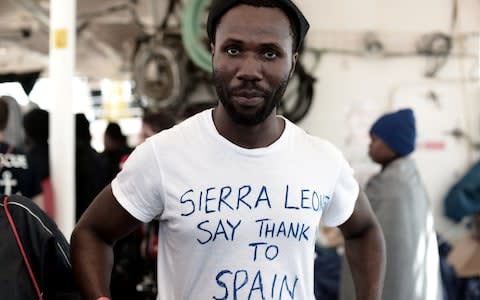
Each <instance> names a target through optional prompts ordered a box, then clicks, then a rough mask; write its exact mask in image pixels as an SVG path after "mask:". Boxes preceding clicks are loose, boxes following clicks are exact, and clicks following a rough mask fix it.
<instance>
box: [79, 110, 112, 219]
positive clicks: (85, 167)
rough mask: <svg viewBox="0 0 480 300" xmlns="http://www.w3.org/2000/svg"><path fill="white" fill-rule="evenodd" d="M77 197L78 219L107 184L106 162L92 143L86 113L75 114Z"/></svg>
mask: <svg viewBox="0 0 480 300" xmlns="http://www.w3.org/2000/svg"><path fill="white" fill-rule="evenodd" d="M75 131H76V152H75V197H76V214H75V215H76V220H78V219H80V216H81V215H82V214H83V212H84V211H85V210H86V209H87V207H88V205H90V202H92V200H93V198H95V196H96V195H97V193H99V192H100V191H101V190H102V189H103V187H104V186H105V185H106V184H107V181H108V178H107V173H106V166H105V162H104V160H103V159H102V157H101V156H100V154H99V153H98V152H97V151H95V149H93V148H92V146H91V145H90V141H91V139H92V136H91V134H90V122H89V121H88V120H87V118H86V117H85V115H84V114H76V115H75Z"/></svg>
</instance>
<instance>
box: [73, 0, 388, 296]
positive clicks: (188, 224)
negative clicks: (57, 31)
mask: <svg viewBox="0 0 480 300" xmlns="http://www.w3.org/2000/svg"><path fill="white" fill-rule="evenodd" d="M308 27H309V25H308V22H307V20H306V19H305V17H304V16H303V14H302V13H301V12H300V10H299V9H298V8H297V7H296V6H295V4H294V3H293V2H292V1H291V0H216V1H213V2H212V4H211V5H210V12H209V16H208V21H207V33H208V36H209V39H210V45H211V50H212V64H213V74H214V75H213V78H214V83H215V87H216V91H217V95H218V97H219V102H218V104H217V106H216V107H215V108H214V109H208V110H204V111H202V112H200V113H198V114H196V115H194V116H192V117H190V118H188V119H186V120H184V121H183V122H181V123H180V124H178V125H176V126H174V127H173V128H170V129H167V130H163V131H162V132H160V133H158V134H156V135H154V136H153V137H151V138H149V139H147V140H146V141H145V142H144V143H142V144H140V145H139V146H138V147H137V148H136V149H135V150H134V151H133V152H132V154H131V155H130V156H129V158H128V160H127V161H126V163H125V165H124V166H123V168H122V171H120V173H119V174H118V175H117V177H115V179H114V180H113V181H112V183H111V185H108V186H107V187H106V188H105V189H103V191H102V192H101V193H100V194H99V195H98V196H97V197H96V198H95V200H94V202H93V203H92V205H90V206H89V208H88V209H87V211H86V212H85V214H84V215H83V216H82V218H81V219H80V221H79V222H78V224H77V226H76V227H75V229H74V231H73V234H72V248H71V250H72V261H73V263H72V266H73V269H74V273H75V276H76V280H77V283H78V286H79V287H80V288H81V290H82V292H83V295H84V297H85V299H87V300H95V299H102V300H104V299H108V298H109V296H110V292H109V276H110V273H111V268H112V260H113V259H112V256H113V253H112V245H113V244H114V243H115V241H117V240H118V239H120V238H122V237H124V236H125V235H127V234H128V233H129V232H131V231H133V230H135V229H136V228H138V227H139V226H141V224H142V222H150V221H151V220H153V219H158V220H159V223H160V229H159V243H158V248H159V250H158V254H157V260H158V264H157V270H158V294H157V299H161V300H179V299H182V300H187V299H191V300H196V299H201V300H203V299H266V298H267V297H268V298H270V299H272V298H274V299H280V298H282V299H302V300H307V299H308V300H311V299H314V288H313V261H314V255H315V252H314V247H315V231H316V228H317V225H318V223H319V222H320V221H322V222H323V223H324V224H325V225H327V226H330V227H336V226H339V227H340V228H341V230H342V233H343V234H344V236H345V239H346V247H345V248H346V253H347V255H348V257H349V263H350V264H351V266H352V272H353V275H354V279H355V283H356V288H357V292H358V299H359V300H367V299H368V300H378V299H380V295H381V290H382V281H383V272H384V262H385V253H384V240H383V236H382V232H381V229H380V227H379V225H378V223H377V221H376V218H375V215H374V214H373V212H372V211H371V208H370V205H369V203H368V200H367V199H366V197H365V195H364V193H363V192H361V191H360V189H359V185H358V183H357V182H356V180H355V179H354V176H353V170H352V168H351V167H350V166H349V164H348V162H347V161H346V159H345V158H344V157H343V155H342V153H341V152H340V151H339V150H338V149H337V148H336V147H334V146H333V145H332V144H331V143H329V142H327V141H325V140H322V139H320V138H318V137H314V136H311V135H309V134H307V133H306V132H305V131H304V130H303V129H301V128H300V127H298V126H296V125H295V124H293V123H292V122H290V121H288V120H287V119H286V118H284V117H282V116H278V115H277V109H276V108H277V106H278V105H279V103H280V100H281V99H282V96H283V94H284V92H285V90H286V88H287V85H288V81H289V79H290V77H291V76H292V74H293V71H294V69H295V64H296V62H297V58H298V51H299V49H300V48H301V45H302V41H303V39H304V37H305V35H306V33H307V30H308Z"/></svg>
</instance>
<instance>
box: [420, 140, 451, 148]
mask: <svg viewBox="0 0 480 300" xmlns="http://www.w3.org/2000/svg"><path fill="white" fill-rule="evenodd" d="M419 146H420V148H422V149H426V150H444V149H445V148H446V145H445V142H443V141H427V142H422V143H420V144H419Z"/></svg>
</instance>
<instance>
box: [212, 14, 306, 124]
mask: <svg viewBox="0 0 480 300" xmlns="http://www.w3.org/2000/svg"><path fill="white" fill-rule="evenodd" d="M290 30H291V29H290V23H289V20H288V17H287V16H286V15H285V14H284V13H283V11H282V10H280V9H278V8H269V7H253V6H249V5H239V6H236V7H234V8H232V9H230V10H229V11H228V12H227V13H226V14H225V15H224V16H223V17H222V18H221V20H220V22H219V24H218V26H217V31H216V37H215V45H212V50H213V57H212V60H213V68H214V70H213V76H214V81H215V87H216V90H217V94H218V97H219V98H220V102H221V104H222V105H223V107H224V108H225V110H226V112H227V113H228V115H229V116H230V118H231V119H232V120H233V121H234V122H236V123H238V124H242V125H250V126H251V125H257V124H259V123H261V122H263V121H264V120H265V119H266V118H267V117H268V116H269V115H271V114H272V112H273V111H274V109H275V107H276V106H277V105H278V104H279V102H280V100H281V98H282V96H283V93H284V92H285V89H286V87H287V84H288V79H289V78H290V76H291V73H292V72H293V69H294V67H295V62H296V59H297V53H292V43H293V40H292V36H291V33H290Z"/></svg>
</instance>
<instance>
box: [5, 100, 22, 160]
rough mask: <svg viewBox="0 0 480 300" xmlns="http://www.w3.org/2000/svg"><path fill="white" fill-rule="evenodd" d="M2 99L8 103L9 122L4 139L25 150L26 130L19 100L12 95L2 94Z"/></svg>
mask: <svg viewBox="0 0 480 300" xmlns="http://www.w3.org/2000/svg"><path fill="white" fill-rule="evenodd" d="M2 99H3V100H4V101H5V102H7V104H8V111H9V114H8V124H7V128H5V131H4V133H3V134H4V140H5V142H6V143H8V144H10V145H12V146H14V147H15V148H17V149H20V150H22V151H25V149H24V148H25V131H24V129H23V126H22V118H23V112H22V108H21V106H20V104H18V101H17V100H16V99H15V98H13V97H10V96H2Z"/></svg>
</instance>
